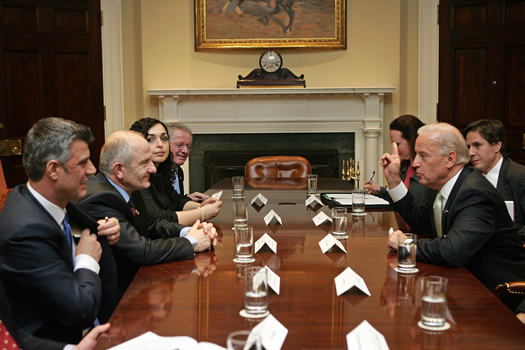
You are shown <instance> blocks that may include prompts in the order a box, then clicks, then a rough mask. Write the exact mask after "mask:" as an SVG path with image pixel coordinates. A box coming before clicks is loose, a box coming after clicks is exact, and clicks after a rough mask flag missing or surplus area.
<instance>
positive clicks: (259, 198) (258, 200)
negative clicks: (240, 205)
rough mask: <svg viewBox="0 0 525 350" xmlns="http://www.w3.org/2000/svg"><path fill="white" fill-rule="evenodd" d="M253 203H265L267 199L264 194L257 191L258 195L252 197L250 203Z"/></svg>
mask: <svg viewBox="0 0 525 350" xmlns="http://www.w3.org/2000/svg"><path fill="white" fill-rule="evenodd" d="M254 203H256V204H257V205H266V203H268V199H266V197H265V196H263V195H262V194H260V193H259V194H258V195H256V196H255V197H253V199H252V203H251V204H254Z"/></svg>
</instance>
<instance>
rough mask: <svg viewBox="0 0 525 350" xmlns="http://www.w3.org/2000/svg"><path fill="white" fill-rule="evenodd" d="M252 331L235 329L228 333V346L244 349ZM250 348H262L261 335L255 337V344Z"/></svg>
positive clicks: (238, 349) (236, 349) (230, 348)
mask: <svg viewBox="0 0 525 350" xmlns="http://www.w3.org/2000/svg"><path fill="white" fill-rule="evenodd" d="M250 333H251V331H235V332H231V333H230V334H228V339H227V341H226V346H227V347H228V350H244V347H245V346H246V343H247V342H248V338H249V337H250ZM250 349H254V350H261V349H262V348H261V341H260V338H259V337H254V344H253V345H252V346H251V347H250Z"/></svg>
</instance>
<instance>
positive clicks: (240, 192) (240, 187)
mask: <svg viewBox="0 0 525 350" xmlns="http://www.w3.org/2000/svg"><path fill="white" fill-rule="evenodd" d="M232 186H233V198H244V176H234V177H232Z"/></svg>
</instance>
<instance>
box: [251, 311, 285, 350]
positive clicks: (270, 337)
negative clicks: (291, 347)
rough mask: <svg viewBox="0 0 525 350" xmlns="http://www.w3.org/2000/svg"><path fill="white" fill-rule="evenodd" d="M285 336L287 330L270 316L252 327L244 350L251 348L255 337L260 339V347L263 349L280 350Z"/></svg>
mask: <svg viewBox="0 0 525 350" xmlns="http://www.w3.org/2000/svg"><path fill="white" fill-rule="evenodd" d="M287 334H288V329H287V328H286V327H285V326H283V325H282V324H281V322H279V321H277V319H276V318H275V317H274V316H273V315H272V314H270V315H268V317H266V318H265V319H264V321H262V322H261V323H259V324H258V325H257V326H255V327H253V329H252V331H251V333H250V336H249V337H248V341H247V344H246V346H245V349H250V348H251V346H252V345H253V343H254V341H255V337H256V336H257V337H258V338H259V339H261V345H262V346H263V347H264V348H265V349H272V350H280V349H281V347H282V346H283V343H284V340H285V339H286V335H287Z"/></svg>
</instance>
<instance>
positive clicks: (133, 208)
mask: <svg viewBox="0 0 525 350" xmlns="http://www.w3.org/2000/svg"><path fill="white" fill-rule="evenodd" d="M128 204H129V207H130V208H131V212H132V213H133V216H135V215H136V213H137V209H135V204H133V201H132V200H131V198H130V199H129V202H128Z"/></svg>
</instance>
